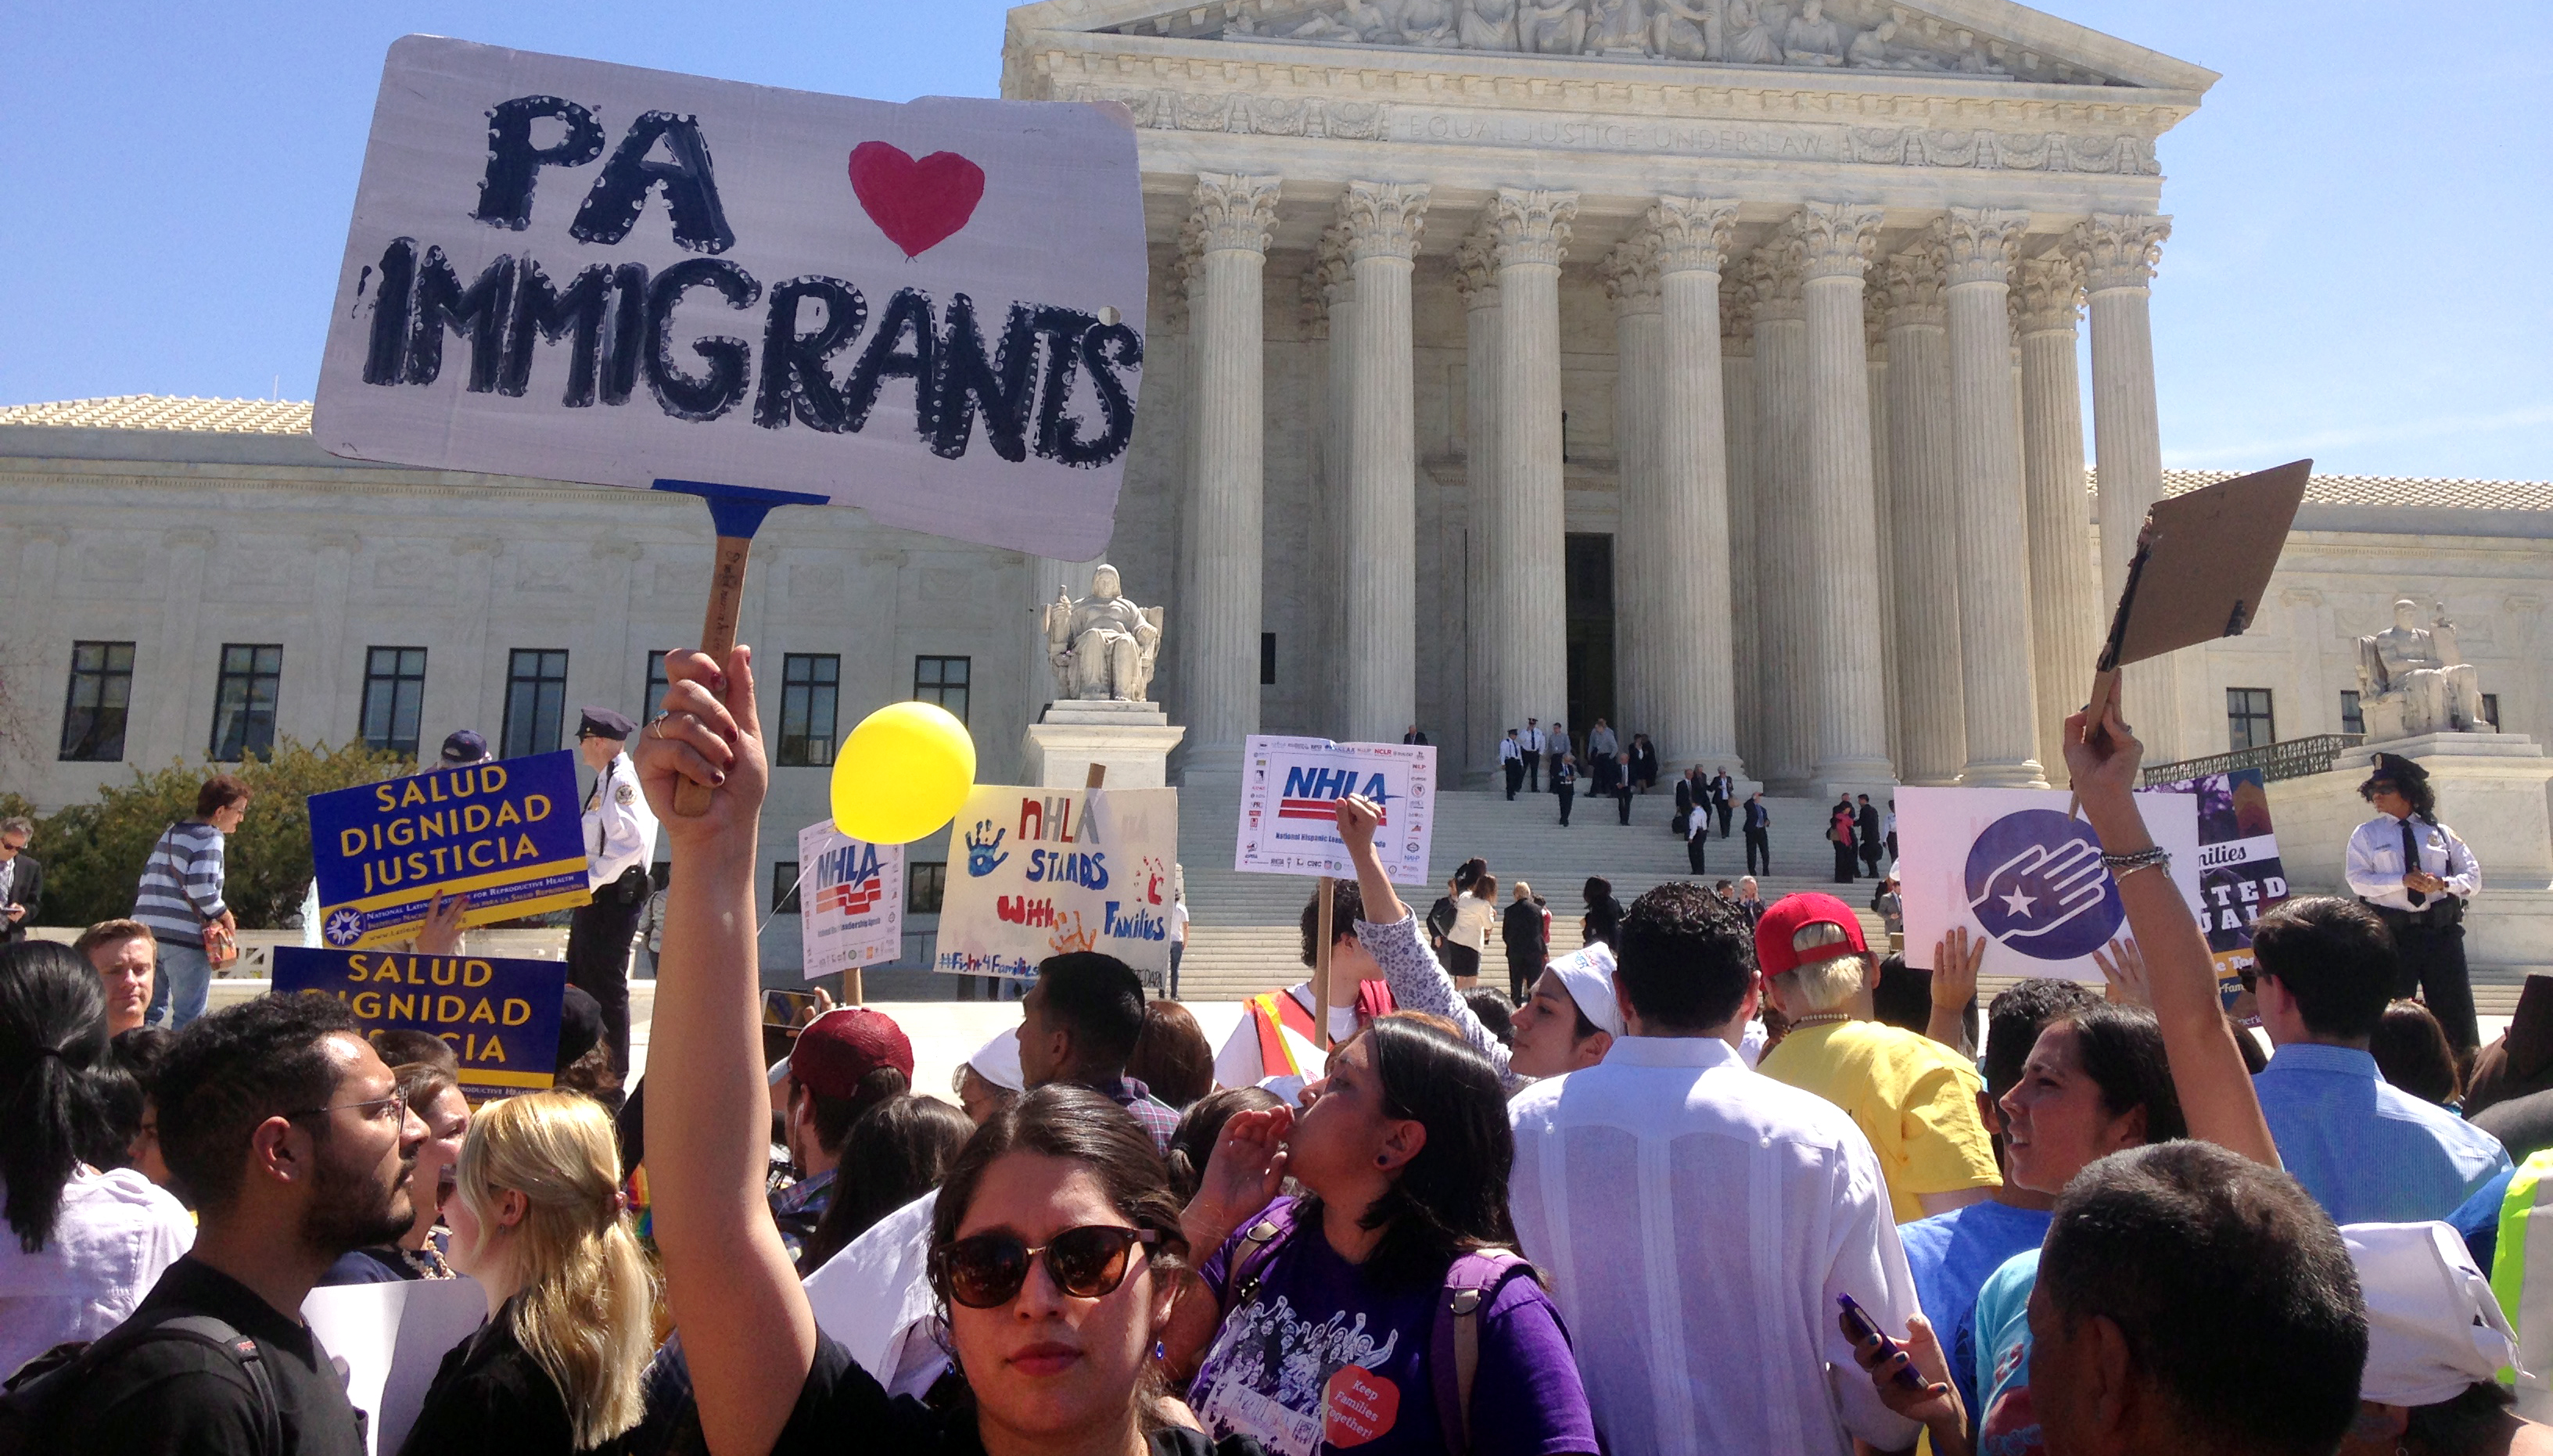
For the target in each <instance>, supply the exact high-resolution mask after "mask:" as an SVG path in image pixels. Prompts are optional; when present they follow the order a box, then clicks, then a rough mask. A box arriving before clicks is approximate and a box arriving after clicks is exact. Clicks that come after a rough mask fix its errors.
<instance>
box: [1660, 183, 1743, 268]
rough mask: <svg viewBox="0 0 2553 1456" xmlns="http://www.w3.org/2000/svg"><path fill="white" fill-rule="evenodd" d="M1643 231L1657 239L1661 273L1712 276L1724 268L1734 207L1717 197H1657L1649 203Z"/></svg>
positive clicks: (1734, 228)
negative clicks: (1711, 274) (1693, 273)
mask: <svg viewBox="0 0 2553 1456" xmlns="http://www.w3.org/2000/svg"><path fill="white" fill-rule="evenodd" d="M1644 228H1645V230H1646V231H1647V232H1649V233H1651V234H1653V235H1655V236H1656V238H1657V249H1658V270H1659V271H1660V272H1662V273H1692V272H1702V273H1716V272H1719V271H1720V270H1721V269H1722V268H1724V267H1726V266H1727V265H1728V245H1729V242H1730V241H1731V239H1733V238H1734V237H1735V236H1736V232H1737V204H1736V203H1735V202H1734V201H1732V200H1727V199H1722V198H1717V197H1661V198H1659V199H1658V200H1657V201H1655V202H1653V203H1651V204H1649V215H1648V220H1647V222H1646V223H1645V224H1644Z"/></svg>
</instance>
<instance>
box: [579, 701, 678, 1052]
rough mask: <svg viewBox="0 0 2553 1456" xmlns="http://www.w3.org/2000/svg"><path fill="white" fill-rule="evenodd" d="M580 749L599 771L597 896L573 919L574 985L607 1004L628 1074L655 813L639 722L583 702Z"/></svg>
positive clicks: (590, 804) (590, 850)
mask: <svg viewBox="0 0 2553 1456" xmlns="http://www.w3.org/2000/svg"><path fill="white" fill-rule="evenodd" d="M579 711H580V712H581V713H582V714H583V715H584V717H583V721H582V722H580V723H579V724H578V725H577V730H576V751H577V753H578V755H579V756H580V757H582V758H583V759H584V760H585V763H586V767H587V768H590V769H592V770H593V771H594V791H593V792H591V793H589V794H587V795H586V796H585V852H586V862H585V873H586V882H587V884H588V885H589V886H590V887H591V888H592V889H593V891H594V900H593V902H592V903H590V904H587V905H584V906H581V907H579V908H578V910H577V912H576V915H575V918H573V919H571V920H570V921H569V922H568V932H567V984H568V985H570V986H573V987H577V988H582V989H583V990H584V991H585V992H586V993H587V994H589V995H591V996H593V997H594V998H595V999H596V1000H597V1001H600V1002H601V1003H602V1004H603V1034H604V1039H605V1041H606V1042H607V1043H609V1044H610V1046H611V1070H612V1071H613V1072H614V1073H616V1074H618V1075H620V1076H622V1077H626V1076H628V1075H629V943H630V939H631V937H633V936H634V935H635V934H636V933H637V930H638V916H639V915H640V913H641V912H643V911H644V910H645V909H646V907H647V890H648V884H647V866H648V862H649V861H651V860H652V859H654V857H655V854H656V815H655V813H654V812H653V811H652V810H650V809H649V808H648V807H647V796H646V794H644V793H643V792H641V791H640V790H639V787H638V773H637V770H635V769H634V768H632V767H631V766H630V763H629V754H628V752H627V751H626V750H625V749H624V748H623V747H622V745H623V744H624V743H626V742H627V741H628V738H629V734H630V732H631V730H633V729H635V728H636V727H637V726H638V725H637V724H635V723H633V722H631V721H630V720H629V719H627V718H625V717H623V716H621V715H620V714H618V713H615V712H613V711H612V710H611V709H610V708H583V709H580V710H579Z"/></svg>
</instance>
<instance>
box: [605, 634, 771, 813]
mask: <svg viewBox="0 0 2553 1456" xmlns="http://www.w3.org/2000/svg"><path fill="white" fill-rule="evenodd" d="M665 676H666V677H667V678H668V679H669V681H670V682H671V685H670V686H668V687H667V688H666V689H665V701H664V711H663V713H662V714H661V715H660V716H658V717H656V718H653V719H651V720H649V722H648V724H647V726H646V727H645V728H643V729H641V730H639V733H638V737H637V739H636V741H635V742H634V743H633V744H632V745H631V749H630V755H629V761H630V763H631V765H632V766H633V767H635V768H636V769H637V771H638V784H639V786H640V787H641V788H643V789H645V790H646V792H647V806H648V807H649V808H651V809H654V810H655V811H656V813H657V815H658V816H659V822H660V824H661V825H662V826H663V827H662V829H661V831H660V832H662V833H663V834H664V835H665V836H666V837H667V839H668V841H669V842H670V843H672V844H676V845H685V846H694V847H700V848H707V847H710V846H713V845H716V844H717V843H719V842H720V841H722V840H725V839H729V838H734V839H738V840H740V841H742V842H744V843H747V844H750V843H751V841H752V837H753V826H754V820H755V817H756V816H757V815H759V814H760V813H761V812H762V797H763V795H764V793H766V792H768V791H769V789H770V787H771V766H770V762H769V761H768V760H767V759H765V758H764V757H763V753H762V726H761V725H762V719H761V717H760V716H759V715H758V714H757V712H756V710H755V707H754V700H753V649H752V648H750V647H739V648H736V649H735V650H734V651H732V652H730V653H728V654H727V659H726V667H725V669H724V670H723V671H722V670H721V669H720V667H719V665H718V664H716V663H714V662H712V661H710V659H709V658H708V657H707V656H705V655H703V654H701V653H697V652H669V653H667V654H665ZM739 725H750V726H739ZM686 783H690V784H696V785H699V786H700V787H702V788H705V789H708V790H710V791H711V793H710V804H709V807H708V809H707V810H706V811H705V812H703V813H702V814H700V815H699V816H697V817H692V816H677V815H676V814H675V813H674V801H675V796H676V794H677V793H678V792H679V791H680V788H681V786H682V785H683V784H686Z"/></svg>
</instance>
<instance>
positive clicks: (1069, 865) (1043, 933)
mask: <svg viewBox="0 0 2553 1456" xmlns="http://www.w3.org/2000/svg"><path fill="white" fill-rule="evenodd" d="M1178 862H1179V791H1178V790H1177V789H1175V788H1105V789H1087V788H1023V787H1017V786H1009V785H1001V784H984V783H979V784H977V785H975V788H974V791H973V792H971V793H969V794H968V795H967V796H966V806H965V807H964V808H962V809H960V810H958V811H957V819H956V822H954V823H952V824H950V825H949V826H948V885H947V890H946V892H945V893H944V895H943V896H942V899H941V905H940V950H939V955H938V957H937V958H936V959H935V960H934V962H933V964H932V969H933V970H935V971H943V972H946V973H948V974H950V975H955V976H1008V977H1014V978H1022V979H1025V978H1031V977H1035V976H1036V975H1037V968H1038V962H1040V961H1043V960H1045V959H1046V958H1047V957H1049V956H1055V955H1061V954H1063V953H1064V952H1066V951H1102V952H1105V953H1106V954H1108V955H1112V956H1115V957H1116V958H1117V959H1119V960H1121V961H1123V962H1125V963H1126V964H1127V965H1129V966H1132V967H1134V968H1135V970H1136V972H1137V974H1139V975H1141V976H1142V977H1143V978H1144V979H1145V981H1146V982H1148V983H1150V984H1152V985H1154V986H1160V985H1162V984H1164V983H1165V982H1166V981H1167V980H1168V978H1169V974H1170V902H1171V884H1172V880H1171V876H1172V874H1173V870H1172V867H1173V866H1175V865H1176V864H1178Z"/></svg>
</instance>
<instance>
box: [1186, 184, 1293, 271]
mask: <svg viewBox="0 0 2553 1456" xmlns="http://www.w3.org/2000/svg"><path fill="white" fill-rule="evenodd" d="M1278 181H1279V179H1278V178H1276V177H1273V176H1269V177H1256V176H1244V175H1242V174H1241V173H1239V172H1199V173H1197V179H1196V191H1195V193H1194V194H1193V195H1192V197H1191V198H1190V200H1189V204H1188V209H1189V210H1188V218H1189V221H1190V223H1191V224H1192V225H1193V226H1194V227H1195V228H1196V230H1197V233H1198V240H1199V241H1198V251H1199V252H1200V253H1224V252H1239V253H1262V254H1264V253H1266V252H1267V251H1268V238H1269V235H1270V233H1271V232H1273V231H1274V230H1275V228H1276V188H1277V184H1278Z"/></svg>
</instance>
